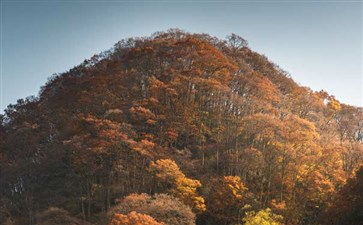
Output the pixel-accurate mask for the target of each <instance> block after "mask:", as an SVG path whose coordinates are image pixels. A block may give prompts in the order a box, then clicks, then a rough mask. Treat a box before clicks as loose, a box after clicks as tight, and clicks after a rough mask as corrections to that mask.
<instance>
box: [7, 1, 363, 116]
mask: <svg viewBox="0 0 363 225" xmlns="http://www.w3.org/2000/svg"><path fill="white" fill-rule="evenodd" d="M362 5H363V3H362V1H341V2H340V1H299V2H298V1H259V2H256V1H255V2H253V1H229V2H228V1H227V2H226V1H214V2H212V1H187V2H185V1H184V2H183V1H134V2H133V1H67V0H66V1H16V0H13V1H3V0H2V2H1V20H2V21H1V25H2V26H1V37H2V38H1V76H2V82H1V105H0V111H2V110H3V109H4V108H5V107H6V106H7V105H8V104H10V103H15V102H16V100H17V99H19V98H25V97H27V96H29V95H37V93H38V91H39V89H40V86H42V85H43V84H44V83H45V82H46V80H47V78H48V77H49V76H51V75H52V74H53V73H59V72H64V71H66V70H68V69H70V68H72V67H73V66H75V65H78V64H79V63H81V62H83V60H84V59H86V58H90V57H91V56H92V55H93V54H95V53H99V52H101V51H103V50H107V49H109V48H110V47H112V46H113V44H114V43H116V42H117V41H118V40H120V39H123V38H127V37H135V36H147V35H150V34H152V33H154V32H156V31H162V30H167V29H168V28H181V29H184V30H186V31H189V32H204V33H209V34H211V35H214V36H217V37H219V38H224V37H225V36H226V35H228V34H230V33H232V32H233V33H237V34H239V35H241V36H243V37H244V38H245V39H247V40H248V42H249V44H250V47H251V48H252V49H253V50H255V51H257V52H259V53H262V54H265V55H266V56H267V57H268V58H269V59H270V60H272V61H273V62H275V63H277V64H278V65H280V67H281V68H283V69H284V70H286V71H288V72H290V74H291V76H292V77H293V79H295V81H297V82H298V83H300V84H301V85H304V86H308V87H310V88H312V89H313V90H321V89H324V90H327V91H328V92H329V93H331V94H333V95H335V96H336V97H337V98H338V99H339V100H340V101H342V102H345V103H349V104H353V105H357V106H363V102H362V101H363V98H362V94H363V93H362V76H363V72H362V71H363V66H362V60H363V59H362V54H363V44H362V29H363V28H362V26H363V25H362V24H363V21H362V10H363V6H362Z"/></svg>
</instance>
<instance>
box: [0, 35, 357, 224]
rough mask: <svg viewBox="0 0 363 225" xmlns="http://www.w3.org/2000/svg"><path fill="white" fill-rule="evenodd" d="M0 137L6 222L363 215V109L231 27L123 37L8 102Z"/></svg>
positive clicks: (290, 219)
mask: <svg viewBox="0 0 363 225" xmlns="http://www.w3.org/2000/svg"><path fill="white" fill-rule="evenodd" d="M69 54H72V52H70V53H69ZM302 60H303V59H302ZM0 142H1V148H0V165H1V167H0V188H1V199H0V223H1V224H5V225H35V224H39V225H66V224H71V225H81V224H84V225H119V224H125V225H142V224H145V225H193V224H198V225H237V224H246V225H260V224H263V225H269V224H270V225H281V224H285V225H298V224H306V225H318V224H321V225H328V224H329V225H338V224H350V225H359V224H363V192H362V190H363V168H360V166H362V162H363V110H362V108H358V107H353V106H350V105H346V104H343V103H340V102H339V101H338V100H337V99H336V98H335V97H334V96H332V95H330V94H329V93H327V92H325V91H323V90H322V91H319V92H315V91H312V90H310V89H309V88H306V87H302V86H300V85H298V84H297V83H296V82H294V81H293V79H292V78H291V77H290V75H289V74H288V73H287V72H285V71H284V70H282V69H281V68H279V67H278V66H277V65H276V64H274V63H272V62H270V61H269V60H268V58H267V57H265V56H263V55H260V54H258V53H256V52H254V51H253V50H251V49H250V48H249V46H248V43H247V41H246V40H245V39H243V38H242V37H240V36H238V35H235V34H231V35H229V36H228V37H226V39H225V40H220V39H218V38H215V37H213V36H210V35H208V34H190V33H187V32H183V31H181V30H178V29H171V30H169V31H167V32H157V33H155V34H153V35H151V36H150V37H143V38H130V39H125V40H121V41H120V42H118V43H116V44H115V45H114V46H113V47H112V48H111V49H110V50H108V51H105V52H102V53H100V54H98V55H95V56H93V57H92V58H90V59H88V60H85V61H84V62H83V63H81V64H80V65H78V66H76V67H74V68H72V69H71V70H69V71H67V72H64V73H62V74H55V75H53V76H52V77H51V78H50V79H49V81H48V82H47V83H46V84H45V85H44V86H43V87H42V88H41V90H40V92H39V95H38V96H37V97H28V98H26V99H21V100H18V102H17V103H16V104H14V105H9V106H8V107H7V109H6V110H5V113H4V115H0Z"/></svg>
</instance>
